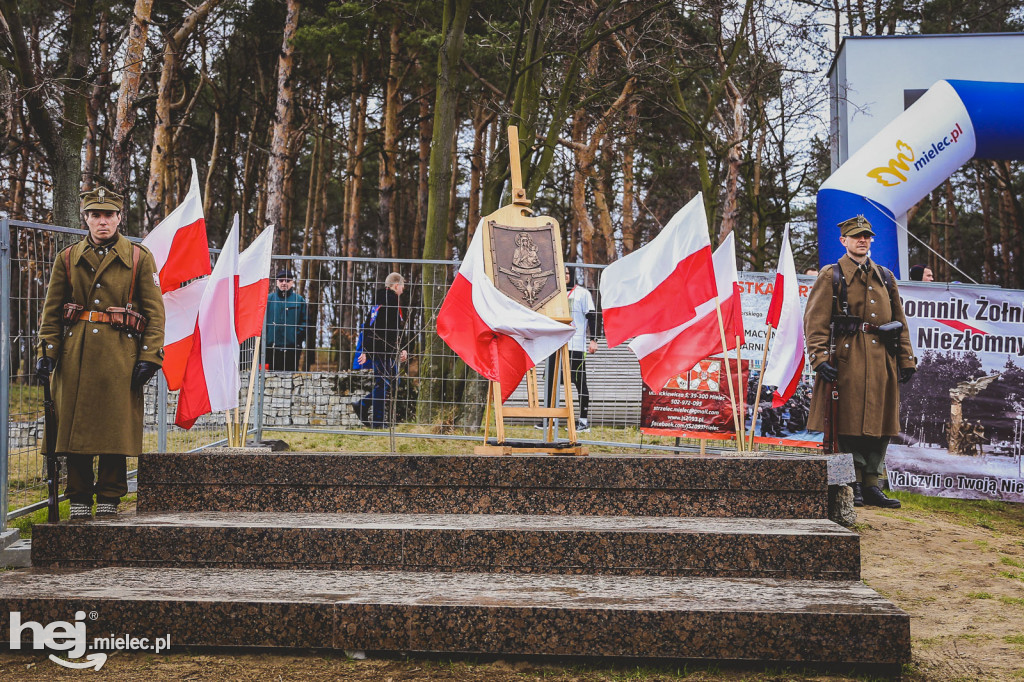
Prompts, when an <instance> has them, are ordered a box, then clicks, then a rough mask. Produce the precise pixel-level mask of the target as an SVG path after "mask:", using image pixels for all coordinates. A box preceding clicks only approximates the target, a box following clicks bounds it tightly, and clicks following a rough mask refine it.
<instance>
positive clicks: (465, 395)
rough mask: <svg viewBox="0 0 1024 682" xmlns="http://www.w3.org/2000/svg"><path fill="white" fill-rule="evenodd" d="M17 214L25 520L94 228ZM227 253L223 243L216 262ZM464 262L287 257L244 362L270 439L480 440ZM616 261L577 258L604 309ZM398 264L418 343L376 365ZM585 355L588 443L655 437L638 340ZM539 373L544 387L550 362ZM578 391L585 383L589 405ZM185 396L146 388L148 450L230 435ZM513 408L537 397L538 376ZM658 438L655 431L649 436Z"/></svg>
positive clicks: (409, 339)
mask: <svg viewBox="0 0 1024 682" xmlns="http://www.w3.org/2000/svg"><path fill="white" fill-rule="evenodd" d="M3 223H4V228H3V230H2V232H3V234H4V235H5V236H7V237H8V238H9V239H10V241H9V245H10V246H9V248H8V249H7V250H6V251H5V252H4V255H5V266H7V267H9V274H10V277H9V282H7V283H6V284H5V285H4V286H5V288H6V290H5V291H4V292H3V294H4V300H5V302H6V304H7V309H6V310H7V311H6V312H5V313H4V314H3V317H4V321H5V323H6V332H5V334H4V335H3V336H4V337H5V339H6V340H7V342H8V343H9V352H8V353H6V354H5V355H6V359H7V360H8V364H7V365H6V368H5V369H4V370H3V371H4V372H5V374H4V377H3V379H4V382H3V385H4V387H5V390H6V391H7V395H6V396H5V398H6V399H5V400H4V401H3V403H4V404H5V406H6V409H7V410H8V412H9V415H8V419H7V420H4V421H5V422H6V425H7V433H6V439H5V441H6V446H7V450H6V453H5V454H6V458H5V461H6V463H7V471H6V474H7V476H6V479H7V483H8V487H7V491H8V495H9V499H8V500H6V504H7V509H8V510H9V516H15V515H20V514H23V513H25V512H26V511H29V510H31V509H33V508H37V507H38V506H40V505H41V502H40V501H41V500H43V499H45V494H46V491H45V478H44V470H45V466H44V462H43V457H42V454H41V449H40V446H41V435H42V432H43V420H42V388H41V386H40V385H39V383H38V381H37V380H36V378H35V371H34V364H35V349H34V345H35V339H36V332H37V329H38V324H39V316H40V312H41V309H42V304H43V300H44V298H45V295H46V287H47V284H48V282H49V276H50V269H51V267H52V264H53V261H54V258H55V257H56V255H57V253H58V252H59V251H60V250H61V249H62V248H64V247H65V246H68V245H70V244H71V243H73V242H75V241H77V240H79V239H81V238H82V236H83V235H84V234H85V231H84V230H72V229H65V228H55V227H51V226H47V225H39V224H35V223H27V222H21V221H9V220H6V219H4V220H3ZM215 254H216V250H211V258H213V257H215ZM458 265H459V263H458V262H456V261H425V260H392V259H372V258H337V257H294V256H276V257H275V258H274V262H273V267H272V272H271V282H270V286H269V291H268V308H267V317H266V320H265V327H264V334H263V336H262V338H261V341H260V352H259V356H258V357H257V361H256V362H255V363H254V362H253V351H254V349H255V340H250V341H247V342H246V343H245V344H243V346H242V351H241V358H240V360H241V367H242V370H243V371H242V382H241V395H240V401H239V402H240V411H244V407H245V405H246V399H247V397H248V396H249V394H250V391H249V375H250V371H252V370H255V376H254V381H253V388H252V391H251V394H252V396H253V400H252V405H253V406H252V408H251V411H250V415H249V423H250V424H251V425H252V427H251V429H252V430H253V431H255V435H256V438H262V437H264V435H265V434H266V433H270V437H276V436H275V435H274V434H275V433H276V432H308V433H314V434H317V433H319V434H362V435H368V434H376V435H380V434H383V433H391V434H394V435H397V436H400V437H413V438H444V439H455V440H461V439H467V440H468V439H479V438H480V437H481V435H482V431H483V427H482V421H483V417H484V413H485V400H486V393H487V382H486V381H485V380H484V379H482V378H481V377H480V376H479V375H477V374H476V372H474V371H473V370H471V369H469V368H468V367H467V366H466V365H465V364H464V363H463V362H462V361H461V360H460V359H459V358H458V357H457V356H456V355H455V354H454V353H453V352H452V351H451V349H449V348H448V347H447V346H446V345H445V344H444V343H443V341H441V339H440V338H439V337H438V336H437V335H436V333H435V332H434V329H435V325H436V317H437V311H438V309H439V308H440V306H441V302H442V301H443V299H444V296H445V293H446V292H447V290H448V288H449V286H450V285H451V283H452V281H453V280H454V277H455V273H456V271H457V269H458ZM602 267H603V266H586V265H579V266H576V268H575V271H574V275H573V276H574V278H575V281H574V282H573V283H571V284H570V287H571V286H572V285H573V284H575V286H578V287H581V288H585V289H586V290H588V291H589V292H590V293H591V295H592V297H593V300H594V303H595V304H596V305H597V307H598V308H600V295H599V291H598V289H599V284H600V277H601V272H602ZM392 272H397V273H399V274H400V275H402V277H403V278H404V280H405V287H404V290H403V292H402V295H401V297H400V298H399V303H400V306H401V308H402V314H401V316H400V317H398V318H397V319H396V320H395V321H394V322H393V326H394V329H392V330H391V332H392V336H393V342H394V344H395V348H396V349H397V351H399V352H401V351H404V353H400V354H399V358H400V361H398V362H396V363H395V367H394V368H392V369H389V368H388V367H381V366H379V365H378V366H377V368H376V370H375V368H374V363H373V359H374V355H373V354H370V357H367V358H365V360H366V362H365V363H364V364H362V363H360V362H359V359H360V355H361V351H364V350H370V348H369V346H371V345H373V344H372V342H371V340H370V339H369V336H368V334H367V332H366V331H365V330H364V325H365V324H366V323H367V321H368V320H369V319H370V318H371V316H372V315H373V310H374V307H375V305H377V304H379V303H380V302H381V297H382V296H383V293H382V292H383V290H384V288H385V282H386V280H387V277H388V275H389V274H390V273H392ZM279 274H280V275H281V277H280V278H278V275H279ZM5 281H6V280H5ZM378 314H380V313H378ZM377 326H379V325H377ZM379 335H380V334H378V336H379ZM361 336H362V339H361V338H360V337H361ZM582 355H583V357H584V358H585V365H584V367H585V376H586V380H587V389H588V393H589V406H588V407H589V413H588V415H587V416H588V418H589V424H590V427H591V430H590V431H587V432H584V433H583V434H582V435H581V440H582V441H583V442H589V443H591V444H608V445H623V446H630V447H644V446H645V437H644V435H643V434H642V433H641V432H640V431H639V429H638V428H637V425H638V422H639V412H640V399H641V379H640V371H639V366H638V365H637V362H636V360H635V358H634V357H633V355H632V353H631V351H630V350H629V349H628V348H627V347H626V346H625V345H623V346H619V347H618V348H615V349H608V348H607V346H606V345H605V343H604V341H603V339H602V340H601V341H600V342H599V346H598V350H597V352H596V353H594V354H593V355H588V354H582ZM537 370H538V379H539V382H540V385H541V387H542V389H543V388H544V387H545V385H546V375H547V374H548V372H547V367H546V363H543V362H542V363H541V364H540V365H539V366H538V368H537ZM392 372H393V374H392ZM578 389H579V387H578V386H577V385H576V384H575V383H574V384H573V386H572V392H573V399H574V401H575V404H576V405H577V406H579V404H580V403H579V400H580V394H579V390H578ZM545 394H546V393H545ZM375 396H376V397H377V398H378V401H380V400H381V399H383V411H382V413H381V414H374V397H375ZM176 404H177V394H176V393H175V392H170V393H168V392H167V390H166V385H165V384H164V383H163V377H162V375H158V380H157V381H153V382H151V383H150V385H149V386H147V388H146V416H145V425H144V429H145V431H144V445H143V451H144V452H157V451H176V452H183V451H190V450H196V449H200V448H203V447H208V446H211V445H217V444H221V443H223V442H224V441H225V436H226V430H225V427H224V424H225V415H224V414H208V415H206V416H204V417H202V418H200V419H199V421H198V422H197V423H196V424H195V425H194V426H193V427H192V429H191V430H189V431H185V430H182V429H179V428H178V427H176V426H174V414H175V408H176ZM507 404H509V405H525V404H526V388H525V382H524V384H523V385H522V386H520V387H519V388H518V389H517V390H516V392H515V393H514V394H513V396H512V397H511V398H510V400H509V401H508V403H507ZM577 409H578V408H577ZM577 413H579V412H577ZM507 424H508V425H509V428H508V433H509V435H510V437H513V438H525V439H537V440H539V439H540V436H541V435H542V432H541V431H538V430H535V429H534V428H533V427H534V426H535V424H534V423H532V421H529V420H525V419H519V420H514V419H513V420H508V421H507ZM392 426H393V428H392ZM560 426H561V427H563V429H564V426H565V425H564V424H561V425H560ZM564 433H565V432H564V430H563V431H562V434H563V435H564ZM651 440H652V439H651V437H650V436H647V437H646V445H650V443H651ZM654 440H655V442H659V441H660V442H659V444H658V447H660V448H665V447H667V446H669V445H671V439H666V438H662V439H657V438H655V439H654ZM391 447H394V441H392V445H391ZM469 447H470V445H469V444H468V443H467V450H468V448H469ZM130 468H134V462H131V463H130Z"/></svg>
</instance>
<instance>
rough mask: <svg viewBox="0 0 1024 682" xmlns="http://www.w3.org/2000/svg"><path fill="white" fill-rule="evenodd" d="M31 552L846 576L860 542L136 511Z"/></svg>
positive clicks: (70, 529)
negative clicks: (133, 513)
mask: <svg viewBox="0 0 1024 682" xmlns="http://www.w3.org/2000/svg"><path fill="white" fill-rule="evenodd" d="M32 561H33V565H35V566H43V567H51V568H67V567H87V566H167V567H172V566H174V567H206V568H272V569H293V568H300V569H329V570H409V571H478V572H494V573H566V574H581V573H587V574H594V575H601V574H605V575H676V576H709V577H710V576H717V577H766V578H788V579H811V580H813V579H827V580H857V579H858V578H859V577H860V542H859V537H858V535H857V534H856V533H853V532H852V531H849V530H847V529H845V528H843V527H842V526H839V525H837V524H834V523H832V522H831V521H825V520H820V519H737V518H688V517H683V518H680V517H630V516H613V517H594V516H497V515H490V514H450V515H436V514H324V513H319V514H315V513H280V512H146V513H140V514H137V515H122V516H119V517H116V518H114V519H104V520H100V519H97V520H95V521H92V522H87V523H74V524H69V523H61V524H41V525H37V526H36V527H35V530H34V534H33V540H32Z"/></svg>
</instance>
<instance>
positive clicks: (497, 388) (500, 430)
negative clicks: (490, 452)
mask: <svg viewBox="0 0 1024 682" xmlns="http://www.w3.org/2000/svg"><path fill="white" fill-rule="evenodd" d="M491 389H492V395H493V396H494V430H495V435H496V437H497V439H498V443H499V444H500V443H504V442H505V416H504V415H503V414H502V412H501V382H498V381H492V382H491Z"/></svg>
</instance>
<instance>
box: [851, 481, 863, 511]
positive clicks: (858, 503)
mask: <svg viewBox="0 0 1024 682" xmlns="http://www.w3.org/2000/svg"><path fill="white" fill-rule="evenodd" d="M850 487H851V488H853V506H854V507H863V506H864V492H863V491H862V490H861V485H860V483H851V484H850Z"/></svg>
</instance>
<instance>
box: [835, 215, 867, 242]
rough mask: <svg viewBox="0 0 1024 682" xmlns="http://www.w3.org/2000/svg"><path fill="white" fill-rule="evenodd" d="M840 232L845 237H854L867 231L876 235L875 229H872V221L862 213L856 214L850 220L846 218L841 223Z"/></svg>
mask: <svg viewBox="0 0 1024 682" xmlns="http://www.w3.org/2000/svg"><path fill="white" fill-rule="evenodd" d="M839 230H840V232H839V233H840V234H841V235H842V236H844V237H853V236H854V235H858V234H864V233H865V232H867V233H868V234H869V235H871V236H872V237H874V236H875V232H874V230H872V229H871V223H869V222H868V219H867V218H865V217H864V216H862V215H855V216H853V217H852V218H850V219H849V220H844V221H843V222H841V223H839Z"/></svg>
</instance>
